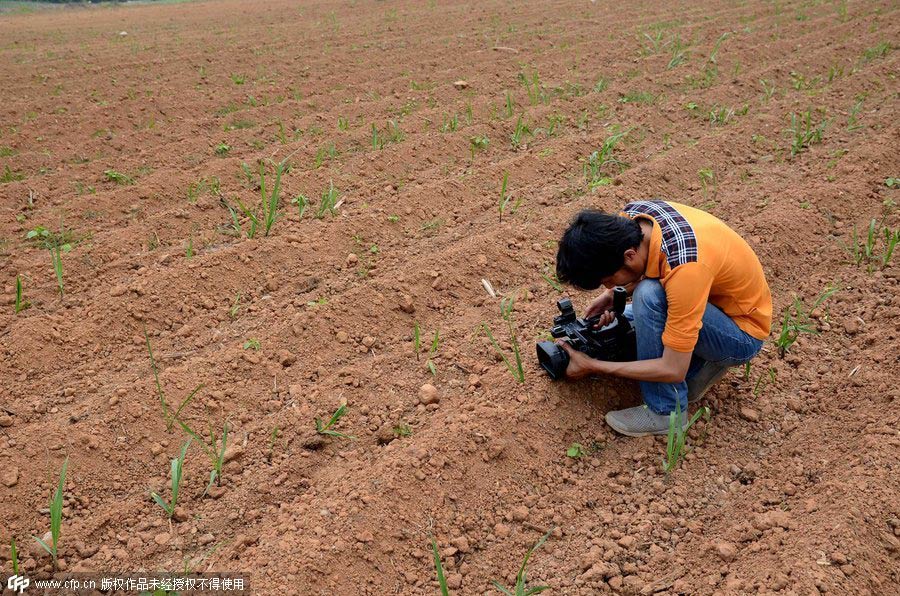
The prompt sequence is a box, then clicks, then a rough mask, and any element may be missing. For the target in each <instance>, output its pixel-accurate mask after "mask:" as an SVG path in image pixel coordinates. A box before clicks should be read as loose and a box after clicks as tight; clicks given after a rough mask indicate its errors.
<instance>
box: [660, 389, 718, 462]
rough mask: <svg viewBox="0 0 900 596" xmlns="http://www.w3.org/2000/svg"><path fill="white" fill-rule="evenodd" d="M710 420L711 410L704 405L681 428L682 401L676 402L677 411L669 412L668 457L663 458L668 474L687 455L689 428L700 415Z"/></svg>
mask: <svg viewBox="0 0 900 596" xmlns="http://www.w3.org/2000/svg"><path fill="white" fill-rule="evenodd" d="M701 416H703V418H704V420H707V421H708V420H709V417H710V410H709V408H707V407H706V406H703V407H702V408H700V409H699V410H697V411H696V412H694V415H693V416H692V417H691V419H690V420H689V421H688V424H687V426H686V427H684V428H681V402H679V401H677V400H676V402H675V411H674V412H670V413H669V436H668V438H667V439H666V459H665V460H663V471H664V472H665V473H666V475H668V474H670V473H671V472H673V471H674V470H675V468H677V467H678V464H679V463H681V460H683V459H684V456H685V455H687V452H688V449H687V447H686V446H685V442H686V441H687V433H688V430H690V428H691V427H692V426H694V423H695V422H697V420H699V419H700V417H701Z"/></svg>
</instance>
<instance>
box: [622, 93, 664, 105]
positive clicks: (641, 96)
mask: <svg viewBox="0 0 900 596" xmlns="http://www.w3.org/2000/svg"><path fill="white" fill-rule="evenodd" d="M656 99H657V96H656V95H653V94H652V93H650V92H649V91H629V92H627V93H625V94H623V95H622V96H621V97H619V103H640V104H654V103H656Z"/></svg>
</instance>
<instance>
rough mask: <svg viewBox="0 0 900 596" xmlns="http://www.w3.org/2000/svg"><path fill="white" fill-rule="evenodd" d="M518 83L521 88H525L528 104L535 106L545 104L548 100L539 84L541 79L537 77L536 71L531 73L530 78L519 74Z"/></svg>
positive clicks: (521, 73) (522, 73)
mask: <svg viewBox="0 0 900 596" xmlns="http://www.w3.org/2000/svg"><path fill="white" fill-rule="evenodd" d="M518 79H519V83H521V85H522V86H523V87H525V92H526V93H527V94H528V103H529V104H531V105H533V106H535V105H538V104H540V103H546V102H547V100H548V97H547V94H546V92H545V91H544V86H543V85H542V84H541V79H540V77H539V76H538V73H537V71H536V70H535V71H532V73H531V76H530V77H529V76H528V75H527V74H525V73H524V72H520V73H519V75H518Z"/></svg>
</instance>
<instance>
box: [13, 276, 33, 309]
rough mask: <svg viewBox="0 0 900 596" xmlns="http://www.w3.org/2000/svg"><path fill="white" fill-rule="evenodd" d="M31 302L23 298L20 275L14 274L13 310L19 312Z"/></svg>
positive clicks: (23, 292)
mask: <svg viewBox="0 0 900 596" xmlns="http://www.w3.org/2000/svg"><path fill="white" fill-rule="evenodd" d="M30 306H31V303H30V302H28V300H26V299H25V291H24V290H23V289H22V277H21V276H19V275H17V276H16V302H15V312H16V314H19V313H20V312H22V311H23V310H25V309H26V308H28V307H30Z"/></svg>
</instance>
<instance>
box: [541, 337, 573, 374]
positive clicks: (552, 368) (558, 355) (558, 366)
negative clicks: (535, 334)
mask: <svg viewBox="0 0 900 596" xmlns="http://www.w3.org/2000/svg"><path fill="white" fill-rule="evenodd" d="M537 357H538V362H539V363H540V365H541V367H543V369H544V370H545V371H547V374H548V375H550V378H551V379H553V380H554V381H555V380H557V379H561V378H562V377H564V376H566V367H567V366H569V355H568V354H567V353H566V351H565V350H563V349H562V348H560V347H559V346H558V345H556V344H555V343H554V342H552V341H542V342H538V345H537Z"/></svg>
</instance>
